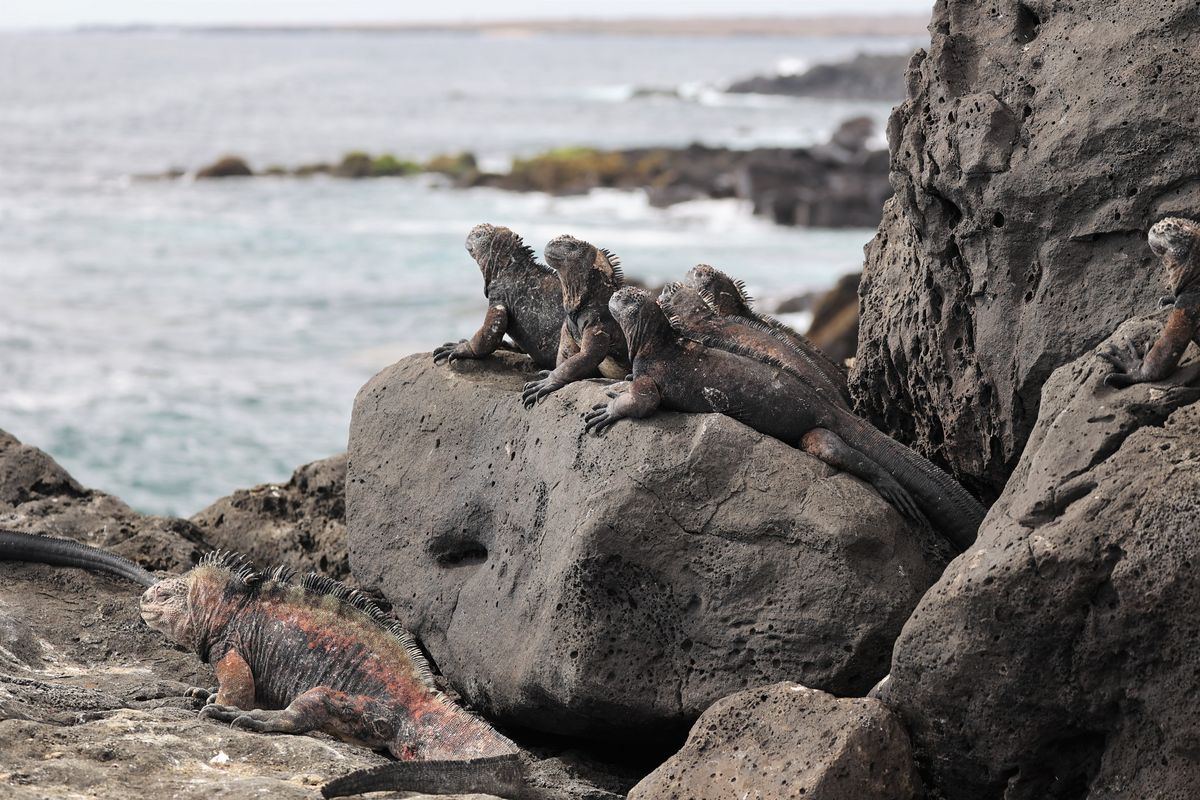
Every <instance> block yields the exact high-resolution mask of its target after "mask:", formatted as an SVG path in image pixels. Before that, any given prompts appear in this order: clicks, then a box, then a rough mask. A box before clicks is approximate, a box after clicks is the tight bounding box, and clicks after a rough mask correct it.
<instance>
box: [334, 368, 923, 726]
mask: <svg viewBox="0 0 1200 800" xmlns="http://www.w3.org/2000/svg"><path fill="white" fill-rule="evenodd" d="M528 364H529V362H528V359H526V358H524V357H521V356H516V355H513V354H505V355H503V356H501V357H498V358H492V359H489V360H486V361H478V362H474V361H473V362H457V363H456V364H455V365H454V367H453V368H452V369H451V368H435V367H434V366H433V365H432V364H431V363H430V361H429V359H428V357H426V356H421V355H417V356H412V357H410V358H408V359H405V360H403V361H400V362H398V363H397V364H395V365H393V366H392V367H389V368H388V369H386V370H384V371H383V372H381V373H380V374H379V375H377V376H375V377H374V378H373V379H372V380H371V381H370V382H369V383H367V385H366V386H364V387H363V389H362V390H361V391H360V392H359V395H358V398H357V400H356V401H355V407H354V415H353V420H352V423H351V432H350V468H349V475H348V478H347V509H348V512H349V513H348V520H347V522H348V525H349V529H350V539H349V549H350V564H351V567H352V568H353V570H354V574H355V576H356V577H357V578H358V579H359V581H360V582H361V583H362V584H363V585H364V586H367V587H372V588H378V589H380V590H382V591H383V593H384V594H385V595H386V596H387V598H388V599H389V600H390V601H391V602H392V603H393V604H394V609H393V610H394V613H395V614H396V615H397V616H398V617H399V618H400V619H401V620H403V621H404V623H405V624H406V625H407V626H408V627H409V628H410V629H411V630H413V631H414V632H415V633H416V634H417V635H418V636H419V637H420V638H421V639H422V641H423V643H424V644H425V646H426V647H427V648H428V649H429V651H430V653H432V655H433V657H434V660H435V661H436V662H437V663H438V665H439V666H440V668H441V670H442V672H443V673H444V674H445V675H446V676H447V678H448V679H449V680H450V682H451V683H452V684H453V685H454V686H455V687H456V688H457V689H459V690H460V691H461V692H462V693H463V694H464V695H465V696H466V697H467V698H469V700H470V701H471V702H472V704H473V705H475V706H476V707H477V708H479V709H481V710H483V711H485V712H486V713H488V715H489V716H493V717H496V718H499V719H501V720H504V721H507V722H511V723H516V724H520V725H525V726H529V727H533V728H538V729H541V730H548V731H552V732H560V733H571V734H580V735H586V736H591V737H623V738H625V739H626V740H627V739H628V737H631V736H636V737H644V738H653V737H671V736H678V735H680V734H682V732H683V730H684V729H685V726H686V725H688V724H690V722H691V721H693V720H694V719H695V718H696V716H698V715H699V714H700V712H701V711H702V710H703V709H704V708H706V707H707V706H708V705H709V704H710V703H712V702H713V701H714V700H716V699H718V698H720V697H723V696H725V695H727V694H729V693H731V692H734V691H737V690H740V689H744V688H746V687H747V686H756V685H761V684H763V683H770V682H773V681H777V680H781V679H783V678H785V677H788V676H792V677H795V678H798V679H802V680H804V681H805V683H806V684H809V685H813V686H817V687H820V688H823V689H828V690H831V691H835V692H841V693H854V692H860V693H861V692H865V691H866V690H867V689H868V688H869V687H870V686H871V685H872V683H873V682H874V681H876V680H877V679H878V678H880V677H882V676H883V674H884V673H885V672H886V671H887V663H888V659H889V653H890V651H891V644H892V641H893V638H894V637H895V635H896V632H897V631H898V630H899V626H900V625H902V624H903V621H904V620H905V618H907V616H908V613H909V611H910V610H911V609H912V607H913V606H914V605H915V603H916V600H917V598H919V597H920V595H921V593H922V592H923V591H924V590H925V588H926V587H927V586H928V585H929V584H930V583H932V581H933V580H934V579H935V578H936V576H937V575H938V574H939V572H940V570H941V568H942V566H943V564H944V563H945V561H944V558H945V556H944V551H943V550H941V547H942V545H941V543H940V542H941V540H940V537H937V536H936V535H935V534H933V533H932V532H930V531H927V530H922V529H917V528H913V527H909V526H908V525H906V524H905V523H904V522H903V521H902V520H901V518H900V517H899V516H898V514H897V513H896V512H895V511H894V510H893V509H892V508H891V506H889V505H887V504H886V503H885V502H884V501H883V500H882V499H881V498H880V497H879V495H878V494H876V492H875V491H874V490H873V489H871V488H869V487H868V486H866V485H865V484H863V483H861V482H860V481H858V480H857V479H856V478H853V477H851V476H849V475H846V474H840V473H835V472H834V471H833V470H832V469H830V468H829V467H827V466H825V465H824V464H822V463H821V462H819V461H817V460H816V459H814V458H812V457H810V456H808V455H807V454H805V453H802V452H800V451H798V450H796V449H793V448H791V447H789V446H787V445H785V444H783V443H782V442H780V441H778V440H775V439H771V438H768V437H764V436H761V435H759V434H757V433H755V432H754V431H752V430H751V429H749V428H747V427H745V426H744V425H742V424H740V423H738V422H735V421H734V420H732V419H730V418H728V417H723V416H720V415H686V414H673V413H663V414H661V415H658V416H656V417H654V418H652V419H649V420H644V421H641V422H635V421H625V422H621V423H620V424H618V425H617V426H616V427H615V428H613V429H612V430H611V431H609V432H608V433H607V434H606V436H605V437H604V438H601V439H598V438H595V437H592V436H585V435H584V433H583V425H582V421H581V420H580V414H581V413H582V411H583V410H584V409H587V408H590V406H591V405H592V404H594V403H596V402H599V401H603V400H606V398H605V396H604V392H603V384H602V383H600V382H598V381H585V382H580V383H576V384H572V385H571V386H568V387H566V388H564V389H562V390H560V391H558V392H556V393H555V394H554V395H552V396H551V397H550V398H548V399H547V400H545V401H543V402H542V403H541V404H540V405H538V406H537V407H536V408H535V409H534V410H532V411H525V410H523V409H522V408H521V406H520V402H519V398H520V389H521V386H522V384H523V382H524V381H525V380H527V379H528V377H529V375H530V371H529V367H528Z"/></svg>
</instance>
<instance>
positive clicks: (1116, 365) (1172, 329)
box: [1096, 292, 1200, 389]
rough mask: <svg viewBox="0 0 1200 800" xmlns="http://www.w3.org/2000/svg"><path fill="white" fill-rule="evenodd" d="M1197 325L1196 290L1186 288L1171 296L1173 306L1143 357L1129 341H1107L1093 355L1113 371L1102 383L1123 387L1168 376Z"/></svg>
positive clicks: (1199, 312) (1199, 324) (1199, 310)
mask: <svg viewBox="0 0 1200 800" xmlns="http://www.w3.org/2000/svg"><path fill="white" fill-rule="evenodd" d="M1198 327H1200V292H1189V293H1187V294H1183V295H1180V296H1179V297H1177V298H1175V308H1174V309H1173V310H1172V311H1171V314H1170V315H1169V316H1168V317H1167V324H1166V326H1165V327H1164V328H1163V330H1162V333H1160V334H1159V335H1158V339H1157V340H1156V341H1155V342H1154V345H1153V346H1152V347H1151V348H1150V349H1149V350H1148V351H1147V352H1146V355H1145V357H1143V356H1142V355H1141V353H1140V352H1138V350H1137V348H1136V347H1134V345H1133V344H1132V343H1131V342H1126V343H1125V346H1124V348H1119V347H1117V346H1116V345H1115V344H1111V343H1110V344H1109V345H1108V346H1107V347H1105V348H1104V349H1103V350H1100V351H1099V352H1098V353H1097V354H1096V355H1098V356H1100V358H1102V359H1104V360H1105V361H1107V362H1108V363H1109V364H1111V365H1112V367H1113V371H1112V372H1111V373H1109V374H1108V375H1107V376H1106V377H1105V378H1104V383H1105V384H1107V385H1108V386H1111V387H1113V388H1114V389H1123V388H1125V387H1126V386H1132V385H1133V384H1135V383H1155V382H1156V381H1161V380H1163V379H1164V378H1167V377H1170V375H1171V373H1173V372H1174V371H1175V368H1176V367H1178V366H1179V360H1180V359H1181V358H1183V353H1184V351H1185V350H1187V348H1188V345H1189V344H1191V343H1192V340H1193V339H1194V338H1196V337H1197V328H1198Z"/></svg>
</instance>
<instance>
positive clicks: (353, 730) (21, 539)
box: [0, 530, 612, 800]
mask: <svg viewBox="0 0 1200 800" xmlns="http://www.w3.org/2000/svg"><path fill="white" fill-rule="evenodd" d="M0 560H21V561H36V562H41V563H48V564H59V565H66V566H75V567H83V568H85V569H93V570H101V571H106V572H112V573H114V574H117V575H122V576H124V577H127V578H130V579H131V580H134V581H136V582H138V583H141V584H143V585H146V586H148V587H149V588H147V589H146V591H145V593H144V594H143V595H142V597H141V615H142V619H143V620H144V621H145V622H146V624H147V625H148V626H149V627H151V628H153V629H154V630H157V631H159V632H161V633H163V634H165V635H166V637H167V638H168V639H171V640H172V641H174V642H176V643H178V644H181V645H184V646H186V647H190V648H193V649H194V650H195V651H196V653H197V654H198V655H199V656H200V658H201V659H202V660H204V661H205V662H207V663H210V664H212V665H213V666H214V668H215V670H216V675H217V680H218V682H219V684H220V685H219V686H218V687H217V689H216V691H215V692H210V690H200V689H196V690H192V691H191V692H189V695H191V696H194V697H201V698H202V699H205V700H206V701H207V704H206V705H205V706H204V708H203V709H202V710H201V712H200V715H201V716H203V717H208V718H212V719H214V720H218V721H223V722H229V723H231V724H232V725H233V726H235V727H241V728H246V729H248V730H253V731H260V732H272V733H293V734H301V733H306V732H308V731H314V730H316V731H322V732H324V733H327V734H329V735H331V736H334V737H336V738H338V739H341V740H343V741H347V742H350V743H353V744H358V745H362V746H365V747H371V748H374V749H386V750H388V751H390V752H391V753H392V755H394V756H395V757H396V758H398V759H400V761H399V762H398V763H393V764H384V765H381V766H379V767H374V768H370V769H365V770H359V771H356V772H352V773H350V774H348V775H346V776H343V777H341V778H337V779H335V780H333V781H330V782H329V783H327V784H326V785H325V786H323V787H322V790H321V791H322V794H324V796H325V797H340V796H343V795H347V794H356V793H359V792H366V791H376V790H380V789H401V790H406V791H420V792H425V793H432V794H464V793H477V792H486V793H488V794H494V795H498V796H501V797H507V798H510V800H553V798H554V797H555V794H554V793H553V792H551V791H548V790H547V789H546V788H544V787H543V786H540V785H538V777H539V766H540V765H539V764H538V762H537V761H536V759H535V758H534V757H533V756H531V755H530V754H528V753H526V752H525V751H523V750H521V749H520V748H518V746H517V745H516V744H515V743H513V742H512V741H511V740H509V739H508V738H506V737H505V736H504V735H502V734H501V733H499V732H498V731H496V730H495V729H494V728H492V727H491V726H490V725H488V724H487V723H486V722H485V721H484V720H483V719H481V718H479V717H477V716H475V715H474V714H471V713H470V712H469V711H467V710H466V709H464V708H462V707H461V706H458V705H456V704H455V703H454V702H453V701H451V700H450V699H449V698H448V697H447V696H446V695H444V694H443V693H442V692H440V691H439V690H438V689H437V688H436V686H435V685H434V682H433V676H432V674H431V672H430V669H429V664H428V662H427V661H426V660H425V657H424V656H423V654H422V653H421V651H420V648H419V647H418V646H417V644H416V642H415V640H414V639H413V638H412V636H411V635H410V634H409V633H408V632H407V631H405V630H404V628H402V627H401V626H400V624H399V623H398V622H396V621H395V620H392V619H390V618H388V617H387V616H386V615H385V614H384V613H383V611H381V610H380V608H379V607H378V606H376V605H375V604H374V603H373V602H371V600H370V599H369V598H367V597H366V596H365V595H363V594H361V593H360V592H357V591H355V590H352V589H350V588H349V587H347V586H345V585H344V584H341V583H339V582H337V581H335V580H333V579H331V578H327V577H325V576H322V575H317V574H308V575H305V576H303V577H302V578H301V577H298V576H297V575H296V574H295V573H294V572H293V571H292V570H290V569H288V568H286V567H277V568H275V569H274V570H271V571H269V572H266V573H264V572H257V571H255V570H254V569H253V568H252V567H251V566H250V564H249V562H247V561H246V560H245V559H244V558H243V557H242V556H240V555H238V554H235V553H228V552H224V553H223V552H213V553H209V554H207V555H205V556H204V557H203V558H202V559H201V560H200V562H199V563H198V564H197V565H196V567H194V568H193V569H191V570H189V571H188V572H186V573H184V574H183V575H179V576H175V577H167V578H162V579H159V578H157V577H156V576H154V575H153V574H151V573H149V572H147V571H146V570H143V569H142V568H141V567H139V566H138V565H136V564H134V563H133V562H131V561H128V560H126V559H124V558H121V557H120V556H116V555H114V554H112V553H107V552H105V551H103V550H100V549H98V548H94V547H89V546H88V545H84V544H80V543H78V542H74V541H71V540H67V539H56V538H52V537H48V536H41V535H38V534H29V533H20V532H17V531H8V530H3V531H0ZM597 795H598V796H605V797H612V795H609V794H608V793H605V792H599V791H598V792H597Z"/></svg>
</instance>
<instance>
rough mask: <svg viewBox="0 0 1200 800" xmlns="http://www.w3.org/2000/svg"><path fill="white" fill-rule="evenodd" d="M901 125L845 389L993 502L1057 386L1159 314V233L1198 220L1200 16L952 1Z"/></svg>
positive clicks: (936, 25) (921, 56)
mask: <svg viewBox="0 0 1200 800" xmlns="http://www.w3.org/2000/svg"><path fill="white" fill-rule="evenodd" d="M930 32H931V35H932V41H931V44H930V46H929V48H928V51H927V52H919V53H918V54H917V55H916V56H915V57H914V59H913V61H912V62H911V64H910V67H909V72H908V87H909V88H908V98H907V100H906V101H905V102H904V103H903V104H902V105H900V106H899V107H898V108H897V109H896V110H895V111H894V112H893V114H892V118H891V122H890V125H889V131H888V139H889V141H890V144H891V157H892V166H891V168H892V175H891V180H892V185H893V187H894V188H895V190H896V191H895V196H894V197H893V198H892V199H891V200H890V201H888V203H887V205H886V206H885V207H884V218H883V222H882V223H881V225H880V227H879V232H878V234H877V235H876V237H875V239H874V241H872V242H871V244H870V245H868V247H867V259H866V267H865V272H864V275H863V282H862V287H861V290H860V293H861V296H862V322H861V328H860V333H859V346H858V354H857V355H858V358H857V362H856V366H855V369H854V371H853V373H852V375H851V390H852V392H853V393H854V395H855V396H856V398H857V399H858V403H859V407H860V409H861V410H863V411H864V412H866V413H868V414H869V415H870V416H871V417H872V418H873V419H875V420H876V422H878V423H880V425H881V427H883V429H884V430H887V431H889V432H891V433H893V434H894V435H896V436H897V437H898V438H900V439H901V440H902V441H905V442H908V443H911V444H913V445H914V446H915V447H916V448H917V449H918V450H919V451H920V452H922V453H923V454H925V455H926V456H929V457H930V458H932V459H933V460H934V461H936V462H938V463H940V464H945V465H948V466H949V467H950V469H951V471H952V472H953V473H954V474H955V475H956V476H957V477H959V478H960V480H962V481H963V483H964V484H965V485H966V486H967V487H968V488H969V489H974V490H976V491H977V492H978V493H979V494H980V495H981V496H983V497H984V498H985V499H990V498H992V497H995V496H997V495H998V494H999V493H1000V491H1001V489H1002V488H1003V486H1004V482H1005V480H1006V479H1007V478H1008V476H1009V474H1010V473H1011V471H1012V469H1013V468H1014V467H1015V465H1016V462H1017V459H1018V457H1019V456H1020V454H1021V451H1022V448H1023V447H1024V444H1025V441H1026V439H1027V438H1028V437H1029V434H1030V431H1031V430H1032V429H1033V425H1034V422H1035V420H1036V418H1037V410H1038V402H1039V398H1040V396H1041V387H1042V384H1043V383H1044V382H1045V381H1046V379H1047V378H1048V377H1049V376H1050V373H1051V372H1052V371H1053V370H1054V369H1055V368H1056V367H1058V366H1061V365H1062V364H1065V363H1068V362H1070V361H1072V360H1073V359H1075V358H1077V357H1078V356H1080V355H1081V354H1083V353H1084V352H1086V351H1088V350H1090V349H1091V348H1092V347H1094V346H1095V345H1096V344H1097V343H1098V342H1099V341H1100V340H1101V339H1104V338H1105V337H1106V336H1108V335H1109V334H1110V333H1111V332H1112V331H1113V330H1114V329H1115V328H1116V327H1117V325H1119V324H1120V323H1121V322H1123V321H1124V320H1126V319H1128V318H1129V317H1131V316H1133V315H1135V314H1142V313H1145V312H1146V311H1148V310H1151V309H1153V308H1155V307H1156V304H1157V303H1156V301H1157V297H1158V295H1159V294H1160V292H1161V290H1160V285H1161V283H1162V281H1161V280H1160V276H1161V272H1160V266H1159V264H1158V261H1157V259H1155V258H1154V257H1153V255H1152V254H1151V252H1150V250H1149V248H1148V246H1147V245H1146V230H1147V229H1148V228H1149V227H1150V225H1151V224H1153V223H1154V222H1156V221H1157V220H1158V219H1160V218H1161V217H1163V216H1166V215H1171V214H1181V215H1182V216H1188V215H1190V214H1193V213H1195V211H1196V209H1197V208H1200V179H1197V176H1198V175H1200V125H1197V124H1196V108H1197V106H1198V105H1200V11H1198V10H1197V6H1196V4H1195V3H1194V2H1192V1H1191V0H1079V1H1078V2H1072V3H1060V2H1051V0H1022V1H1021V2H1017V1H1015V0H1001V2H995V3H991V4H980V3H977V2H968V1H967V0H939V2H938V3H937V4H936V6H935V8H934V14H933V20H932V22H931V24H930Z"/></svg>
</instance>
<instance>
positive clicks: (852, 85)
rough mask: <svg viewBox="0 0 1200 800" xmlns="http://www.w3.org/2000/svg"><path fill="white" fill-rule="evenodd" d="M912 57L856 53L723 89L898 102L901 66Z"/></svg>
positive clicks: (747, 80)
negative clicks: (800, 71) (834, 60)
mask: <svg viewBox="0 0 1200 800" xmlns="http://www.w3.org/2000/svg"><path fill="white" fill-rule="evenodd" d="M911 57H912V55H911V54H910V53H902V54H899V55H894V54H887V55H879V54H872V53H859V54H858V55H856V56H855V57H854V58H852V59H850V60H849V61H842V62H838V63H836V64H817V65H816V66H813V67H811V68H809V69H807V70H805V71H804V72H802V73H799V74H797V75H770V76H759V77H754V78H747V79H745V80H740V81H735V82H734V83H732V84H730V85H729V87H728V88H727V89H726V90H725V91H727V92H730V93H732V94H784V95H790V96H792V97H823V98H831V99H839V100H891V101H893V102H897V103H898V102H900V100H901V99H903V98H904V68H905V66H906V65H907V64H908V61H909V59H910V58H911Z"/></svg>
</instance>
